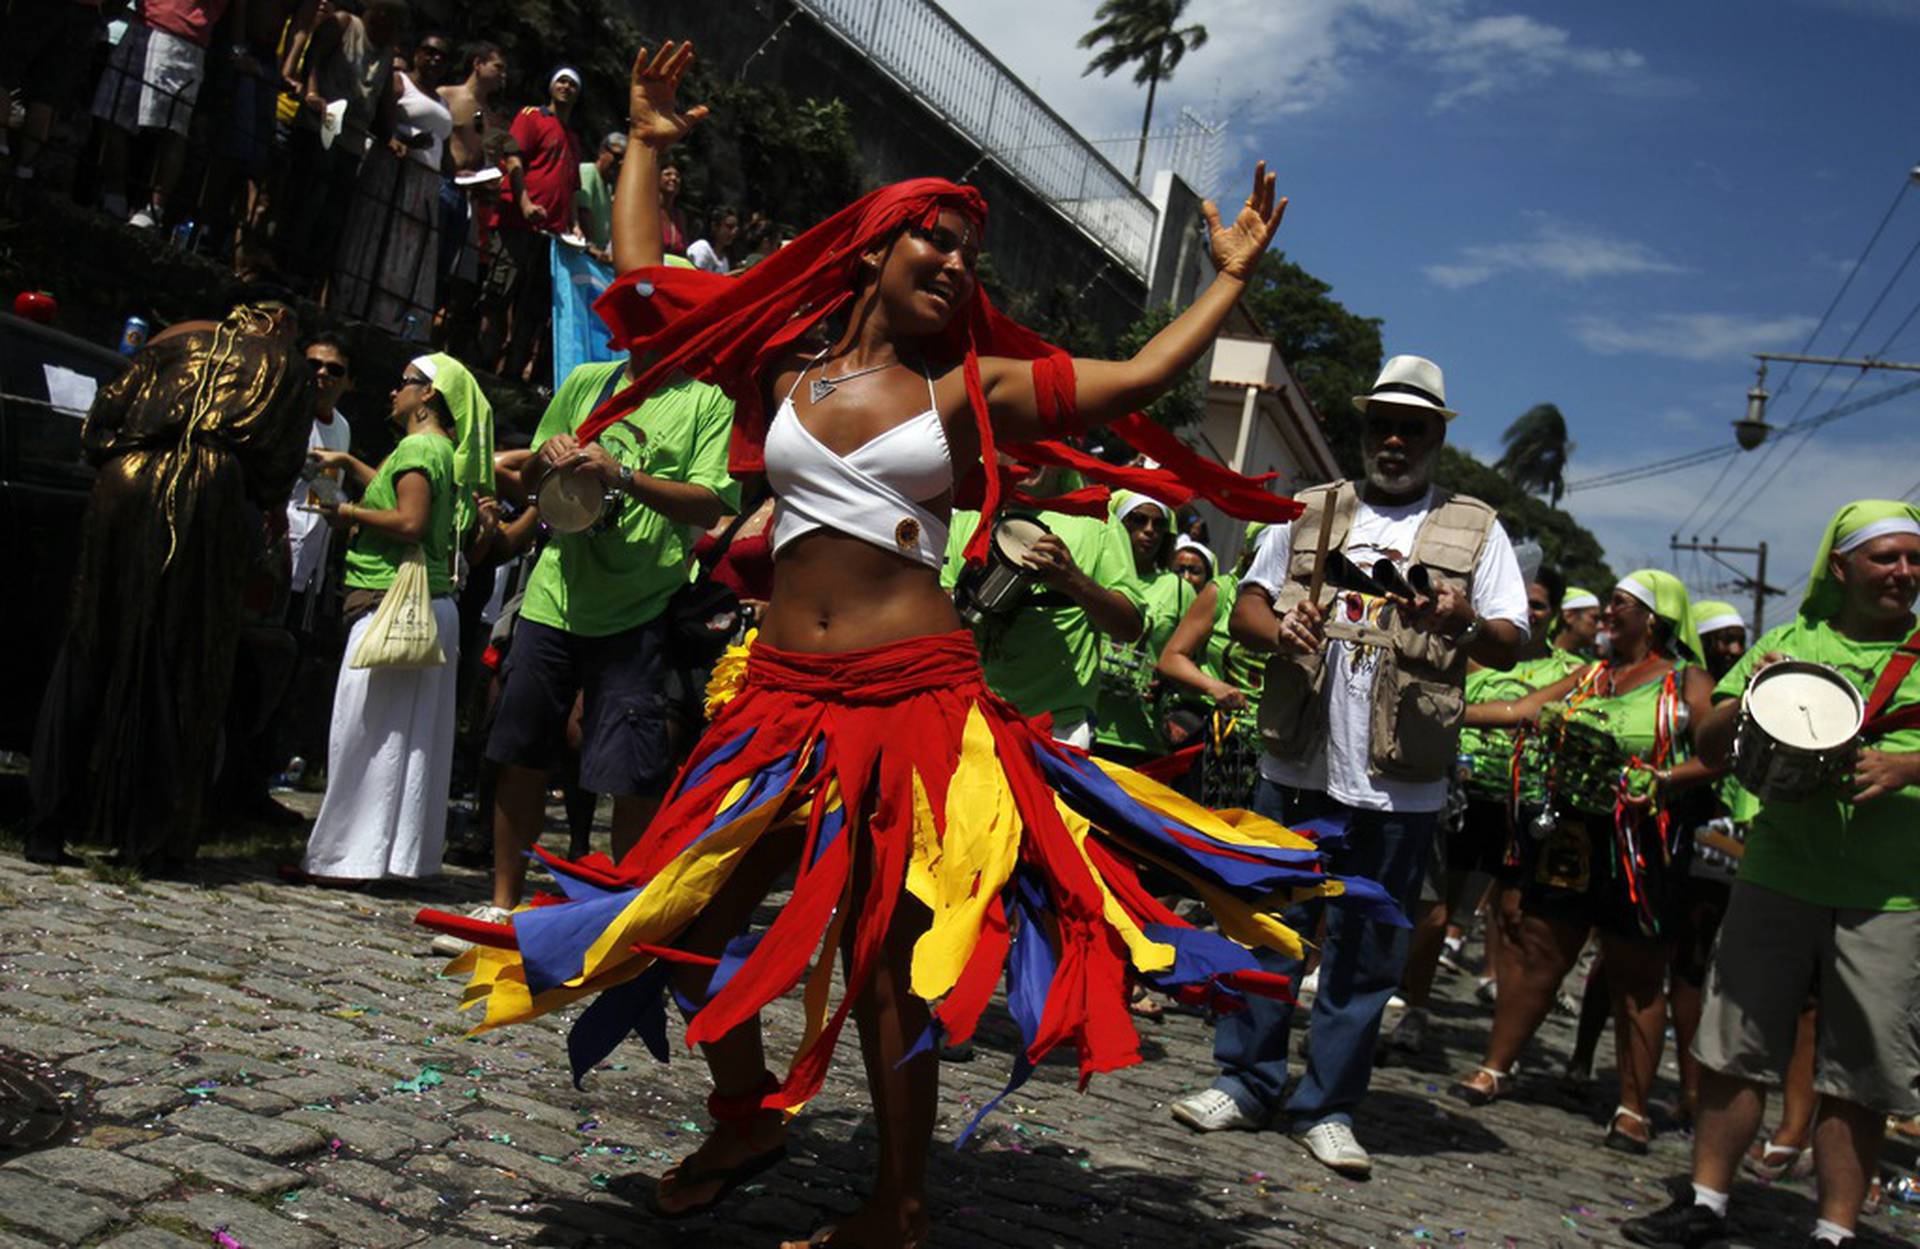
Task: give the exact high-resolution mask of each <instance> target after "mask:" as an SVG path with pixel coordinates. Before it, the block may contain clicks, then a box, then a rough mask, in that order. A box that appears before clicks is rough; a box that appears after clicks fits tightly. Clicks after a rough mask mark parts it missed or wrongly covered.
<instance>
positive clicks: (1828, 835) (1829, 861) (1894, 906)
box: [1713, 617, 1920, 911]
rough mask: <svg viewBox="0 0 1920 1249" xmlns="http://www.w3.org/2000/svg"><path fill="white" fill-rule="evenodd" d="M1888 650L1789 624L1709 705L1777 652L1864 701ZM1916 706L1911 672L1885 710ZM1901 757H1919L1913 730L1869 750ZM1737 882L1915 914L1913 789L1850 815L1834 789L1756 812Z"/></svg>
mask: <svg viewBox="0 0 1920 1249" xmlns="http://www.w3.org/2000/svg"><path fill="white" fill-rule="evenodd" d="M1895 645H1896V643H1894V642H1856V641H1854V640H1853V639H1851V638H1847V637H1843V636H1841V635H1840V634H1839V633H1838V632H1836V631H1835V630H1834V628H1833V627H1832V625H1830V624H1829V623H1827V622H1826V621H1817V622H1808V621H1806V620H1802V619H1799V618H1797V617H1796V618H1795V619H1794V620H1793V621H1792V622H1791V623H1789V624H1784V625H1781V626H1780V627H1779V628H1777V629H1771V630H1769V631H1768V632H1767V634H1766V636H1764V637H1762V638H1761V639H1760V640H1759V641H1757V642H1755V643H1754V644H1753V645H1752V646H1751V647H1749V648H1748V649H1747V653H1746V655H1745V656H1744V657H1743V658H1742V659H1741V660H1740V662H1739V663H1737V664H1735V665H1734V666H1733V670H1732V671H1731V672H1729V673H1727V675H1726V676H1724V677H1722V678H1721V679H1720V684H1719V685H1717V686H1715V687H1714V691H1713V694H1714V697H1715V698H1738V697H1739V696H1740V695H1742V694H1744V693H1745V692H1746V689H1747V682H1748V681H1749V680H1751V679H1752V677H1753V669H1754V666H1755V665H1756V664H1757V663H1758V662H1759V660H1760V656H1762V655H1764V654H1766V653H1767V652H1769V651H1780V652H1781V653H1783V654H1786V655H1790V656H1792V657H1793V658H1795V659H1805V660H1810V661H1811V662H1813V663H1821V664H1828V665H1831V666H1832V667H1834V668H1836V669H1838V670H1839V672H1840V674H1841V675H1842V676H1844V677H1846V678H1847V680H1849V681H1851V682H1853V684H1854V686H1855V688H1857V689H1858V690H1859V691H1860V696H1861V697H1862V698H1865V697H1866V696H1867V695H1868V694H1869V693H1871V692H1872V690H1873V684H1874V681H1875V679H1876V678H1878V676H1879V674H1880V670H1881V669H1882V668H1883V667H1885V666H1886V663H1887V660H1888V659H1890V658H1891V657H1892V656H1893V651H1894V647H1895ZM1917 702H1920V668H1916V669H1915V670H1914V671H1913V672H1910V673H1908V674H1907V678H1906V680H1904V681H1902V682H1901V683H1900V688H1899V689H1898V690H1896V691H1894V695H1893V698H1892V699H1891V700H1890V701H1889V702H1888V703H1887V705H1886V707H1885V708H1883V709H1882V710H1884V711H1898V710H1900V709H1901V708H1903V707H1911V706H1913V705H1914V704H1915V703H1917ZM1868 744H1869V745H1870V746H1872V748H1873V749H1875V750H1884V751H1888V752H1890V753H1893V754H1904V753H1908V752H1912V751H1916V750H1920V729H1902V730H1900V731H1899V732H1895V733H1888V734H1886V735H1884V736H1883V737H1880V738H1879V739H1878V740H1875V741H1871V742H1869V743H1868ZM1740 879H1741V880H1743V881H1747V882H1749V883H1752V884H1755V885H1760V886H1762V887H1763V888H1767V889H1772V890H1774V891H1775V892H1777V893H1784V894H1787V895H1788V896H1789V897H1795V898H1799V899H1801V900H1802V901H1805V902H1811V903H1813V904H1814V905H1815V906H1830V907H1836V908H1840V907H1844V908H1848V909H1855V910H1863V911H1914V910H1920V788H1914V787H1909V788H1907V789H1902V790H1900V791H1898V792H1896V793H1891V794H1886V795H1883V796H1882V797H1879V798H1875V799H1874V800H1873V801H1871V802H1866V803H1862V804H1860V805H1859V806H1855V805H1854V804H1853V803H1852V802H1850V801H1848V799H1847V797H1846V794H1845V793H1844V792H1842V791H1840V790H1838V789H1836V790H1834V791H1833V792H1830V793H1824V794H1820V795H1817V796H1815V797H1813V798H1809V799H1807V800H1806V801H1805V802H1766V803H1761V804H1760V808H1759V812H1758V814H1756V815H1755V816H1754V819H1753V829H1752V831H1751V832H1749V833H1748V834H1747V853H1746V857H1745V858H1743V859H1742V860H1741V861H1740Z"/></svg>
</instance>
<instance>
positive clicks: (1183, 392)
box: [1113, 304, 1207, 430]
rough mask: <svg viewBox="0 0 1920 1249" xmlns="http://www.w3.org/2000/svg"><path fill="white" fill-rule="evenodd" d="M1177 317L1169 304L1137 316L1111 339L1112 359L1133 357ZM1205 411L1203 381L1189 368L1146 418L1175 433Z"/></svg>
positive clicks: (1156, 401)
mask: <svg viewBox="0 0 1920 1249" xmlns="http://www.w3.org/2000/svg"><path fill="white" fill-rule="evenodd" d="M1178 315H1179V313H1178V312H1177V311H1176V310H1175V309H1174V307H1173V305H1172V304H1161V305H1159V306H1158V307H1155V308H1149V309H1147V310H1146V311H1145V312H1143V313H1141V314H1140V318H1139V319H1138V320H1137V321H1135V322H1134V323H1133V324H1132V325H1129V326H1128V327H1127V328H1126V330H1125V331H1124V332H1122V333H1121V335H1120V337H1119V338H1118V339H1116V340H1115V342H1114V344H1113V356H1114V358H1115V359H1125V358H1127V357H1129V356H1132V355H1134V354H1136V353H1137V352H1138V351H1139V350H1140V349H1141V348H1142V347H1144V346H1146V345H1147V341H1148V340H1149V339H1151V338H1152V337H1153V336H1154V335H1155V334H1158V333H1159V332H1160V331H1161V330H1163V329H1165V328H1167V325H1168V323H1169V322H1171V321H1172V320H1173V319H1174V317H1176V316H1178ZM1206 408H1207V390H1206V381H1205V379H1204V378H1202V377H1201V376H1200V370H1199V369H1198V368H1191V369H1188V370H1187V371H1186V372H1185V373H1183V374H1181V376H1180V380H1179V381H1177V382H1175V383H1174V384H1173V389H1171V390H1169V391H1168V392H1167V393H1166V394H1164V395H1162V396H1160V397H1159V398H1158V399H1156V400H1154V401H1153V402H1152V403H1151V404H1149V405H1148V406H1147V410H1146V415H1147V416H1149V417H1151V418H1152V419H1153V420H1155V421H1157V422H1159V423H1160V424H1161V425H1164V426H1166V427H1167V428H1168V429H1172V430H1178V429H1182V428H1184V427H1186V426H1188V425H1192V424H1194V423H1196V422H1197V421H1199V419H1200V418H1201V417H1202V416H1204V415H1205V414H1206Z"/></svg>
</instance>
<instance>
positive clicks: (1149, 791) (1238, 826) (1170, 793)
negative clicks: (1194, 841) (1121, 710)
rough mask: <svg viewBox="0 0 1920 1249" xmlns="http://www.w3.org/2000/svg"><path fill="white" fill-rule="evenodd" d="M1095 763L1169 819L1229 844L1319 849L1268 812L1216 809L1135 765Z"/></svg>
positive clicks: (1102, 760)
mask: <svg viewBox="0 0 1920 1249" xmlns="http://www.w3.org/2000/svg"><path fill="white" fill-rule="evenodd" d="M1093 762H1094V763H1096V764H1098V765H1099V766H1100V770H1101V771H1103V772H1105V773H1106V774H1107V776H1108V777H1110V778H1111V779H1112V780H1113V782H1114V783H1115V784H1116V785H1118V786H1120V788H1121V790H1122V791H1124V792H1125V793H1126V794H1127V796H1128V797H1130V798H1133V799H1134V800H1135V801H1137V802H1139V803H1141V804H1143V805H1144V806H1146V807H1147V808H1149V809H1150V810H1153V811H1155V812H1157V813H1159V814H1161V815H1164V816H1166V817H1167V818H1168V819H1171V820H1175V821H1178V822H1179V823H1182V824H1185V825H1187V826H1188V827H1189V828H1191V829H1193V830H1194V831H1195V832H1199V833H1204V834H1206V835H1207V836H1209V837H1215V838H1218V839H1219V840H1220V841H1223V842H1225V843H1227V844H1228V845H1236V846H1281V847H1284V848H1286V849H1290V850H1312V849H1314V848H1315V847H1314V842H1313V841H1312V840H1311V839H1309V838H1306V837H1302V836H1301V835H1300V834H1298V833H1296V832H1292V831H1291V830H1289V829H1287V828H1286V827H1284V826H1283V825H1280V824H1278V823H1276V822H1274V821H1273V820H1270V819H1268V818H1267V817H1266V816H1264V815H1255V814H1254V813H1253V812H1251V811H1240V810H1229V811H1218V812H1216V811H1213V810H1210V809H1209V808H1207V807H1203V806H1201V805H1200V804H1199V803H1197V802H1195V801H1193V800H1192V799H1191V798H1188V797H1186V796H1185V795H1184V794H1180V793H1177V792H1175V791H1174V790H1171V789H1168V788H1167V787H1166V786H1165V785H1162V784H1161V783H1160V782H1159V781H1156V780H1154V779H1153V778H1152V777H1148V776H1142V775H1141V774H1140V773H1138V772H1135V771H1134V770H1133V769H1132V768H1126V767H1122V766H1120V765H1119V764H1117V763H1112V762H1109V761H1108V760H1105V759H1095V760H1094V761H1093Z"/></svg>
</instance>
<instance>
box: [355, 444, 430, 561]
mask: <svg viewBox="0 0 1920 1249" xmlns="http://www.w3.org/2000/svg"><path fill="white" fill-rule="evenodd" d="M403 473H425V474H426V477H427V488H428V489H429V490H431V491H432V492H433V506H432V510H430V511H429V512H428V513H427V532H426V533H425V534H424V535H422V537H421V539H420V547H421V550H422V552H423V553H424V554H425V555H426V559H427V585H428V587H429V588H430V589H431V590H432V592H433V593H434V594H435V595H436V596H438V595H442V594H452V593H453V489H454V487H453V440H452V439H450V438H447V437H446V436H444V435H442V434H408V435H407V436H406V437H405V438H402V439H401V440H400V445H399V446H397V447H395V448H394V449H393V454H392V455H389V456H388V457H387V458H386V459H384V460H382V461H381V462H380V469H379V471H378V472H376V473H374V475H373V480H372V481H370V482H368V483H367V489H366V493H364V494H362V495H361V496H360V506H361V507H364V508H367V509H368V510H370V511H376V512H381V511H387V510H389V509H391V508H393V507H395V506H396V505H398V503H399V501H400V500H399V496H398V495H397V494H396V492H395V490H394V481H395V480H396V479H397V478H399V477H400V476H401V474H403ZM412 549H413V544H412V543H410V542H402V541H401V540H400V539H398V538H394V537H389V536H388V535H386V534H384V533H381V532H379V531H378V530H375V529H373V528H371V527H370V526H367V525H362V526H360V528H359V529H357V530H356V531H355V532H354V535H353V541H352V542H351V543H349V544H348V545H347V577H346V585H347V588H348V589H349V590H384V589H386V588H387V587H388V586H390V585H392V584H393V579H394V577H395V576H396V575H397V574H398V573H399V571H400V562H401V561H402V560H404V559H405V558H406V556H407V552H408V551H410V550H412Z"/></svg>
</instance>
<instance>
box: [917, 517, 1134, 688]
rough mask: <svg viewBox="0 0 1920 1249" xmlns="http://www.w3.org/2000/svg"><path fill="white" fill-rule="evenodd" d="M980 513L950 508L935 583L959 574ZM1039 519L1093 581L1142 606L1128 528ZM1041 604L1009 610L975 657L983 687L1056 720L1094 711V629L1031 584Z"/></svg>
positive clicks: (1080, 613)
mask: <svg viewBox="0 0 1920 1249" xmlns="http://www.w3.org/2000/svg"><path fill="white" fill-rule="evenodd" d="M979 519H980V517H979V513H977V512H968V511H958V512H955V513H954V514H953V521H952V528H951V529H950V530H949V531H948V535H947V563H946V567H945V568H944V569H943V570H942V571H941V574H940V583H941V584H942V585H944V586H947V587H948V588H949V589H951V588H952V587H953V584H954V583H955V581H957V580H958V579H959V576H960V567H961V565H962V564H963V563H964V562H965V560H964V556H965V551H966V546H967V539H968V538H969V537H971V536H972V535H973V528H974V526H975V525H976V524H977V523H979ZM1040 521H1041V523H1042V524H1044V525H1045V526H1046V527H1047V528H1048V529H1051V530H1052V531H1053V532H1054V533H1055V534H1058V535H1059V537H1060V540H1061V541H1062V542H1065V543H1066V544H1067V550H1068V552H1069V553H1071V554H1072V556H1073V562H1074V563H1075V564H1077V565H1079V566H1080V571H1081V572H1084V573H1085V574H1087V576H1088V577H1090V578H1091V579H1092V580H1093V581H1094V582H1095V584H1097V585H1101V586H1104V587H1106V588H1107V589H1109V590H1118V591H1119V592H1120V593H1121V594H1122V595H1123V596H1125V598H1126V599H1127V601H1128V602H1130V603H1132V604H1133V605H1134V606H1135V607H1138V608H1141V609H1142V611H1143V613H1144V610H1145V606H1146V598H1147V594H1146V587H1145V586H1143V585H1141V584H1140V581H1139V579H1138V578H1137V577H1135V576H1134V571H1133V548H1132V547H1131V546H1130V545H1129V544H1128V542H1127V536H1126V531H1125V530H1123V529H1121V528H1120V527H1119V526H1118V525H1111V524H1108V523H1107V521H1106V520H1105V519H1103V518H1098V517H1092V516H1067V515H1065V514H1063V513H1060V512H1042V513H1040ZM1034 594H1035V597H1036V598H1041V597H1042V596H1044V599H1043V600H1042V602H1041V603H1040V604H1039V605H1030V606H1026V607H1023V608H1021V609H1020V610H1019V611H1018V612H1016V613H1014V617H1013V621H1012V623H1011V624H1010V625H1008V626H1007V628H1006V630H1005V632H1004V633H1002V634H1000V635H999V636H998V637H997V638H995V639H994V642H993V644H992V645H990V646H987V647H984V648H983V650H984V653H983V654H982V655H981V657H980V661H981V666H982V667H983V668H984V669H985V672H986V677H987V686H988V688H989V689H991V690H993V692H994V693H996V694H998V695H1000V697H1002V698H1004V699H1006V700H1007V701H1008V702H1010V703H1012V704H1013V705H1014V707H1015V708H1017V709H1018V710H1019V712H1020V714H1021V715H1024V716H1037V715H1040V714H1042V713H1051V714H1052V715H1053V716H1054V718H1055V719H1057V720H1072V719H1078V718H1084V717H1089V716H1092V715H1093V713H1094V706H1095V703H1096V700H1097V695H1098V690H1099V674H1100V637H1101V635H1100V632H1099V631H1098V630H1097V629H1095V628H1094V627H1093V622H1092V621H1090V620H1088V619H1087V613H1086V612H1085V611H1084V610H1083V609H1081V608H1079V607H1076V606H1073V605H1072V604H1070V603H1067V602H1065V601H1064V600H1061V599H1060V598H1059V596H1058V595H1055V594H1049V593H1048V592H1047V591H1046V590H1044V589H1042V588H1040V587H1036V588H1035V591H1034Z"/></svg>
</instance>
